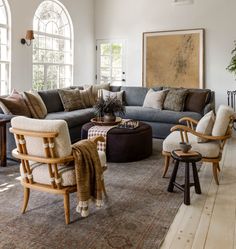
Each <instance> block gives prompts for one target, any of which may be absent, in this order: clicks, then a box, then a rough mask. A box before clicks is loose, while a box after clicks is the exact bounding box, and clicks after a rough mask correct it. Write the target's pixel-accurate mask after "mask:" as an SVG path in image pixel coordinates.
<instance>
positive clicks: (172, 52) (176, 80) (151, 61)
mask: <svg viewBox="0 0 236 249" xmlns="http://www.w3.org/2000/svg"><path fill="white" fill-rule="evenodd" d="M203 46H204V30H203V29H193V30H178V31H162V32H145V33H143V85H144V86H146V87H155V86H169V87H186V88H203V87H204V84H203V83H204V82H203V81H204V75H203V66H204V63H203V60H204V54H203V53H204V49H203Z"/></svg>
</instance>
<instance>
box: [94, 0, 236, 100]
mask: <svg viewBox="0 0 236 249" xmlns="http://www.w3.org/2000/svg"><path fill="white" fill-rule="evenodd" d="M194 2H195V3H194V4H192V5H179V6H176V5H173V4H172V0H118V1H117V0H95V38H96V39H113V38H122V39H126V41H127V66H126V79H127V84H128V85H142V33H143V32H146V31H161V30H175V29H192V28H204V29H205V30H206V39H205V41H206V42H205V58H206V59H205V62H206V67H205V86H206V88H210V89H212V90H214V91H216V102H217V104H220V103H226V90H227V89H232V90H234V89H235V88H236V81H235V80H234V77H233V75H231V74H230V73H228V72H227V71H226V70H225V68H226V66H227V65H228V63H229V61H230V58H231V57H230V52H231V50H232V48H233V41H234V40H235V39H236V32H235V23H236V15H235V10H236V1H235V0H227V1H224V0H194Z"/></svg>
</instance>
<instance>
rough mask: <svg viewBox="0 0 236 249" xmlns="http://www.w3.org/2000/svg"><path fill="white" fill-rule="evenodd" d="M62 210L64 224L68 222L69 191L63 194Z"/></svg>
mask: <svg viewBox="0 0 236 249" xmlns="http://www.w3.org/2000/svg"><path fill="white" fill-rule="evenodd" d="M64 212H65V220H66V224H67V225H68V224H69V223H70V196H69V193H66V194H64Z"/></svg>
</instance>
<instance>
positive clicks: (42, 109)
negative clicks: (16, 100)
mask: <svg viewBox="0 0 236 249" xmlns="http://www.w3.org/2000/svg"><path fill="white" fill-rule="evenodd" d="M23 97H24V99H25V102H26V105H27V106H28V108H29V109H30V112H31V115H32V117H33V118H39V119H41V118H45V117H46V115H47V108H46V106H45V104H44V102H43V100H42V98H41V97H40V95H39V94H38V93H37V92H33V91H29V92H24V93H23Z"/></svg>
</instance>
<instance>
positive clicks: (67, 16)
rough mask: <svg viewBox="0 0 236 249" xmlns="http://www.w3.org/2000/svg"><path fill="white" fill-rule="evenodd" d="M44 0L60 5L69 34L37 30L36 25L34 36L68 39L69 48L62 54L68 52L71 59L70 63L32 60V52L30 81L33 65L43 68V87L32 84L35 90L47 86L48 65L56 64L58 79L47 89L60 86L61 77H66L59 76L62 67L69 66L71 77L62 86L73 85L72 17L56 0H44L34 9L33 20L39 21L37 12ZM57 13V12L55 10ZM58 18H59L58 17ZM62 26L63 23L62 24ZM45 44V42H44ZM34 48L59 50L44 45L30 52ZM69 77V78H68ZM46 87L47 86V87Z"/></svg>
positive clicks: (51, 50)
mask: <svg viewBox="0 0 236 249" xmlns="http://www.w3.org/2000/svg"><path fill="white" fill-rule="evenodd" d="M45 2H51V3H53V4H56V5H58V6H59V7H60V9H61V13H62V12H64V14H65V16H66V18H67V22H68V26H69V30H70V36H64V35H59V34H53V33H47V32H42V31H39V30H38V27H37V28H35V27H34V33H35V36H41V37H44V39H45V40H46V38H48V37H49V38H51V39H60V40H63V41H64V42H65V41H69V42H70V50H68V51H63V55H64V56H65V55H66V54H67V53H69V54H70V57H71V60H70V63H64V62H45V61H44V62H42V61H41V62H39V61H38V62H35V61H34V53H32V72H33V73H32V82H33V84H34V66H43V68H44V77H43V85H44V87H42V89H41V88H40V89H39V88H37V89H35V88H34V85H33V86H32V87H33V88H34V89H35V90H44V89H46V88H45V86H48V83H47V78H48V77H47V72H48V69H49V67H50V66H57V67H59V69H58V71H57V77H58V80H57V82H56V87H52V86H51V87H50V88H49V89H55V88H60V87H61V86H60V84H61V81H60V80H61V79H67V78H63V77H60V74H61V72H60V70H61V68H62V67H67V66H69V67H70V69H71V77H70V84H66V83H64V85H63V86H62V87H68V86H70V85H73V78H74V28H73V23H72V19H71V17H70V14H69V12H68V10H67V8H66V7H65V6H64V5H63V4H62V3H61V2H60V1H58V0H46V1H43V2H42V3H40V4H39V5H38V7H37V9H36V11H35V14H34V18H33V22H34V21H35V18H38V19H39V21H40V17H39V16H38V15H37V12H38V10H39V8H40V6H41V5H42V4H45ZM57 13H59V12H57ZM58 20H59V19H58ZM64 26H66V25H64ZM62 27H63V25H62ZM45 44H46V43H45ZM34 49H36V53H37V52H38V51H40V50H43V51H45V52H46V51H50V52H59V51H60V50H54V49H53V48H51V49H48V48H46V46H45V47H44V48H39V47H37V48H33V49H32V52H33V51H34ZM68 79H69V78H68ZM47 89H48V88H47Z"/></svg>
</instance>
